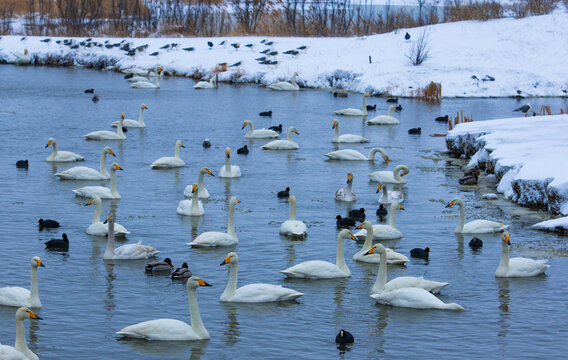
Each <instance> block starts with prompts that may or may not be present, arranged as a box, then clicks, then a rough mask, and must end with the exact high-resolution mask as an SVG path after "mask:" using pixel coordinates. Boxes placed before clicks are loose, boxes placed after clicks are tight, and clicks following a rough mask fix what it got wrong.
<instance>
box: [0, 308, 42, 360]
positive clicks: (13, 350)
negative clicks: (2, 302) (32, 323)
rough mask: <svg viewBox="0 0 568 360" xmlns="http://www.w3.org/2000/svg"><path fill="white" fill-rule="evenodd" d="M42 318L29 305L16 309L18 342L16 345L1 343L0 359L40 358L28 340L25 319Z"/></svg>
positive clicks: (24, 359)
mask: <svg viewBox="0 0 568 360" xmlns="http://www.w3.org/2000/svg"><path fill="white" fill-rule="evenodd" d="M30 318H33V319H41V318H40V317H38V316H37V315H36V314H34V313H33V311H31V310H30V309H28V308H27V307H20V308H19V309H18V310H17V311H16V344H15V345H14V347H12V346H8V345H2V344H0V359H6V360H39V357H38V356H37V355H36V354H34V353H33V352H32V351H31V350H30V349H29V348H28V344H27V341H26V330H25V325H24V319H30Z"/></svg>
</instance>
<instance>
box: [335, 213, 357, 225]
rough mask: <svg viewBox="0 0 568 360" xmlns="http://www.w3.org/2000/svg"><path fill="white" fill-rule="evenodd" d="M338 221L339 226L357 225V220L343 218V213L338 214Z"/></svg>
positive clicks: (336, 222)
mask: <svg viewBox="0 0 568 360" xmlns="http://www.w3.org/2000/svg"><path fill="white" fill-rule="evenodd" d="M335 219H336V221H335V224H336V225H337V228H350V227H353V226H355V220H353V219H350V218H342V217H341V215H337V216H336V217H335Z"/></svg>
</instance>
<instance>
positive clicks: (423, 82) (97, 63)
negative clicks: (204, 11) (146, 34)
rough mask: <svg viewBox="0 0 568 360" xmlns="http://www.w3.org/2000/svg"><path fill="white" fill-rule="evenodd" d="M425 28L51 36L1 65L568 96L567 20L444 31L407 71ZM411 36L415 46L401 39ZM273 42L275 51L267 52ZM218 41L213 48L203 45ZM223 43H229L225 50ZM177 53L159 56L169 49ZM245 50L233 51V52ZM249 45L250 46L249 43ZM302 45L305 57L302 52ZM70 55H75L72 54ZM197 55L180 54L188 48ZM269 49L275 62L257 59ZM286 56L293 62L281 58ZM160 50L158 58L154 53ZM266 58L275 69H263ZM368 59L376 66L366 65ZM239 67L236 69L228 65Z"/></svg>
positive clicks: (20, 45)
mask: <svg viewBox="0 0 568 360" xmlns="http://www.w3.org/2000/svg"><path fill="white" fill-rule="evenodd" d="M423 29H424V28H412V29H401V30H399V31H398V32H392V33H388V34H381V35H373V36H366V37H354V38H299V37H281V38H275V37H270V38H264V37H257V36H255V37H252V36H250V37H244V36H241V37H220V38H179V37H178V38H126V39H124V38H93V39H92V41H96V42H98V43H103V44H104V43H105V41H107V43H106V44H105V45H108V44H118V43H121V42H122V44H121V46H122V45H124V44H126V43H130V48H134V47H138V46H142V45H145V44H147V45H148V46H147V48H145V49H144V50H142V51H137V52H136V54H135V55H134V56H128V55H127V54H126V52H125V51H123V50H120V48H119V47H121V46H117V47H111V48H107V47H106V46H101V47H96V46H92V47H86V46H83V45H81V41H84V40H85V38H74V39H73V40H74V41H73V43H72V44H73V45H78V46H66V45H63V42H62V41H61V43H60V44H57V43H56V41H57V40H63V39H64V38H55V37H53V38H51V40H50V41H49V42H42V41H41V40H43V39H45V38H46V37H36V36H28V37H25V39H24V40H21V38H22V37H21V36H2V37H1V38H0V63H2V62H3V63H13V62H14V61H15V60H16V54H17V53H23V51H24V49H28V51H29V52H30V55H31V60H32V64H38V65H42V64H43V65H59V66H85V67H93V68H98V69H103V68H104V69H108V70H120V69H125V68H129V67H132V66H138V67H141V68H144V69H154V68H155V67H157V66H162V67H163V68H164V69H165V70H167V71H168V72H170V73H172V74H174V75H176V76H186V77H192V78H196V79H198V78H205V79H208V78H209V77H211V76H212V75H213V71H214V70H215V69H216V68H217V69H219V68H220V66H219V64H222V63H225V64H226V65H225V67H226V71H222V72H219V74H218V76H219V81H223V82H234V83H256V84H265V85H266V84H270V83H272V82H275V81H278V80H288V81H289V80H290V78H291V76H292V73H294V72H295V71H298V73H299V76H298V78H297V82H298V83H299V85H300V86H302V87H309V88H323V89H327V88H343V89H346V90H351V91H355V92H370V93H372V94H374V95H384V96H401V97H410V96H412V93H413V92H414V91H416V90H417V89H418V88H422V87H425V86H427V85H428V84H429V83H430V82H432V81H434V82H438V83H441V84H442V96H443V97H446V98H447V97H512V96H518V95H520V96H524V97H532V96H535V97H536V96H538V97H541V96H542V97H544V96H566V95H567V93H568V67H566V66H565V65H564V61H565V60H564V59H566V58H568V46H562V45H560V46H558V44H565V39H567V38H568V13H567V12H565V11H563V10H562V11H560V10H559V11H556V12H554V13H553V14H551V15H543V16H535V17H528V18H523V19H512V18H504V19H497V20H489V21H464V22H457V23H443V24H438V25H433V26H429V27H427V29H428V33H429V38H430V58H429V59H427V60H426V61H425V62H424V63H423V64H422V65H420V66H413V65H411V64H410V63H409V61H408V59H407V58H406V57H405V54H406V53H407V52H408V51H409V49H410V47H411V46H412V44H413V42H412V41H413V39H416V38H418V36H419V35H420V34H421V33H422V31H423ZM406 31H408V32H409V33H410V34H411V36H412V37H411V41H408V42H407V41H406V40H404V34H405V32H406ZM264 39H267V41H266V42H268V41H273V42H274V43H273V44H272V45H270V46H265V45H264V44H263V43H261V41H262V40H264ZM208 41H212V42H213V47H212V48H211V49H210V48H209V46H208V44H207V42H208ZM222 41H225V43H224V44H223V45H220V43H221V42H222ZM172 43H176V44H178V45H177V46H176V47H174V48H172V47H170V48H169V49H161V47H162V46H164V45H167V44H172ZM234 43H238V44H240V45H241V46H240V47H239V48H234V47H232V46H231V44H234ZM247 44H251V47H246V46H245V45H247ZM301 46H306V48H305V49H297V48H299V47H301ZM72 47H73V48H72ZM190 47H191V48H194V49H193V50H192V51H184V50H183V48H186V49H187V48H190ZM265 49H270V51H277V52H278V54H276V55H272V56H270V55H266V54H261V53H260V52H261V51H264V50H265ZM287 50H296V51H298V54H297V55H293V54H284V52H285V51H287ZM155 52H158V54H157V55H154V56H151V55H150V54H152V53H155ZM262 57H265V58H266V59H268V60H271V61H273V62H278V63H277V64H275V65H266V64H260V62H259V61H258V60H256V59H259V58H262ZM369 57H371V63H369ZM230 65H234V66H230Z"/></svg>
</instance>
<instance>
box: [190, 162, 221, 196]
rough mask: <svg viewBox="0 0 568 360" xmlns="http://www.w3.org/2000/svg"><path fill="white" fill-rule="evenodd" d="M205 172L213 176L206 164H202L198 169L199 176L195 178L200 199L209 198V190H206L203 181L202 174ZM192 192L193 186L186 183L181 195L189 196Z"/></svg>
mask: <svg viewBox="0 0 568 360" xmlns="http://www.w3.org/2000/svg"><path fill="white" fill-rule="evenodd" d="M205 174H208V175H211V176H215V175H213V173H212V172H211V170H209V168H208V167H207V166H203V167H202V168H201V169H200V170H199V176H198V178H197V187H198V188H199V191H198V195H199V198H200V199H209V191H207V189H206V188H205V184H204V183H203V176H204V175H205ZM193 194H194V193H193V186H192V185H187V186H186V187H185V190H183V196H185V197H188V198H191V197H193Z"/></svg>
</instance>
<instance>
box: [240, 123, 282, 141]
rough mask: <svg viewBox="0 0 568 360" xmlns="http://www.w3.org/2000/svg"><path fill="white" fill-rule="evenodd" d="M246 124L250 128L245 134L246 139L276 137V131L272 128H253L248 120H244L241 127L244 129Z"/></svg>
mask: <svg viewBox="0 0 568 360" xmlns="http://www.w3.org/2000/svg"><path fill="white" fill-rule="evenodd" d="M247 125H249V126H250V130H249V131H248V132H247V133H246V134H245V138H247V139H271V138H277V137H278V133H277V132H276V131H274V130H268V129H258V130H255V129H254V125H253V124H252V121H250V120H245V122H244V123H243V127H242V128H243V129H244V128H245V127H246V126H247ZM241 130H242V129H241Z"/></svg>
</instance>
